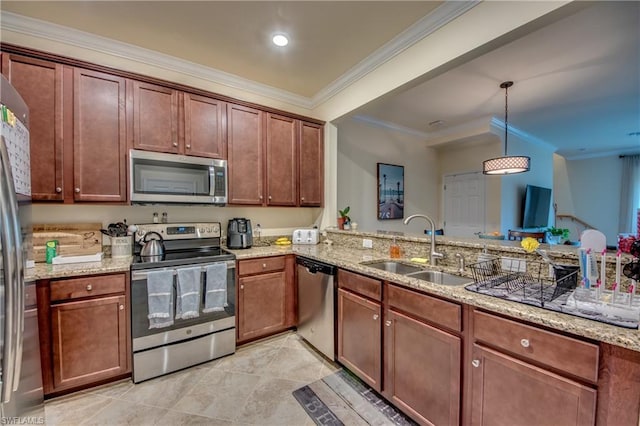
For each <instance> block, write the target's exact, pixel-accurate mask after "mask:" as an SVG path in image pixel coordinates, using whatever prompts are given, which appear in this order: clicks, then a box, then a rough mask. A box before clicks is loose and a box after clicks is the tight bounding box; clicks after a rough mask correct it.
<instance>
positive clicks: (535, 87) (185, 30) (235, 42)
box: [0, 0, 640, 158]
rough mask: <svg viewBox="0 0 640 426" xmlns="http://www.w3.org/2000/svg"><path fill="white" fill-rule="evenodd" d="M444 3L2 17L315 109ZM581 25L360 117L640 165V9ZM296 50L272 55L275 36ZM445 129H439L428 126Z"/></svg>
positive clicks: (85, 8) (595, 15)
mask: <svg viewBox="0 0 640 426" xmlns="http://www.w3.org/2000/svg"><path fill="white" fill-rule="evenodd" d="M441 5H443V2H429V1H406V2H404V1H372V2H368V1H288V2H287V1H285V2H271V1H258V2H245V1H235V2H222V1H194V2H189V1H155V2H151V1H127V2H121V1H117V2H114V1H70V2H59V1H45V2H37V1H18V2H16V1H6V0H3V1H2V2H1V3H0V8H1V9H2V11H9V12H13V13H17V14H20V15H24V16H27V17H33V18H37V19H41V20H45V21H49V22H52V23H55V24H59V25H64V26H66V27H70V28H74V29H78V30H81V31H85V32H88V33H93V34H96V35H99V36H102V37H107V38H109V39H113V40H117V41H121V42H126V43H129V44H132V45H135V46H139V47H143V48H146V49H150V50H154V51H158V52H161V53H164V54H167V55H171V56H173V57H176V58H179V59H183V60H186V61H190V62H194V63H197V64H201V65H204V66H207V67H211V68H214V69H216V70H219V71H223V72H225V73H229V74H232V75H235V76H238V77H241V78H244V79H248V80H251V81H255V82H258V83H261V84H264V85H268V86H271V87H274V88H277V89H280V90H283V91H287V92H291V93H294V94H296V95H300V96H304V97H307V98H310V97H313V96H314V95H316V94H317V93H319V92H320V91H322V90H323V89H325V88H326V87H328V86H329V85H331V83H332V82H335V81H336V80H338V79H340V78H341V77H343V76H344V75H346V73H348V72H349V71H350V70H352V69H353V68H354V67H356V66H357V65H358V64H361V63H362V62H363V61H365V60H367V59H368V58H370V57H371V56H372V55H373V54H375V53H376V52H377V51H379V50H380V49H381V48H383V47H384V46H385V44H387V43H388V42H390V41H391V40H392V39H394V38H396V37H398V36H399V35H401V34H402V33H403V31H405V30H407V29H409V28H410V27H411V26H412V25H414V24H415V23H416V22H418V21H419V20H420V19H422V18H423V17H425V16H427V15H429V14H430V13H433V12H434V11H437V9H438V7H439V6H441ZM576 9H577V12H576V13H575V14H573V15H571V16H568V17H565V18H562V19H560V20H557V21H555V22H553V23H551V24H549V25H547V26H545V27H543V28H538V29H536V30H535V31H532V32H530V33H528V34H525V35H524V36H521V37H520V38H518V39H516V40H513V37H511V41H509V42H508V43H506V44H505V43H502V45H501V46H499V47H497V48H495V49H493V50H492V51H490V52H488V53H486V52H483V53H482V54H481V55H480V54H476V55H470V56H475V58H474V59H471V60H469V61H467V62H466V63H463V64H462V65H458V66H456V67H447V68H448V69H447V70H446V72H442V73H441V74H440V75H436V76H429V78H428V79H427V78H422V79H420V81H416V82H414V83H413V84H409V85H407V87H405V88H404V89H403V90H398V91H395V92H394V93H393V94H392V95H389V96H384V97H383V98H381V99H379V100H376V101H374V102H372V103H370V104H368V105H365V106H363V107H361V108H359V109H358V110H357V111H354V112H353V113H352V114H350V115H352V116H353V115H357V116H358V117H360V118H361V119H364V120H366V121H368V122H372V123H374V124H376V125H381V126H385V127H392V128H395V129H399V130H401V131H406V132H410V133H413V134H416V135H418V136H419V137H420V138H421V139H423V140H426V141H427V143H428V144H441V143H444V142H451V141H455V140H456V138H457V137H458V136H456V135H458V134H459V133H460V132H459V131H458V130H460V129H463V128H465V127H468V126H469V123H472V124H475V123H485V127H486V125H488V123H489V121H490V119H491V117H495V118H498V119H500V120H502V119H503V118H504V91H503V90H502V89H500V88H499V87H498V86H499V84H500V82H502V81H505V80H513V81H514V82H515V84H514V86H513V87H512V88H511V89H510V90H509V127H510V128H512V129H514V130H517V131H519V133H520V134H524V135H529V136H531V138H530V139H531V140H537V141H542V142H546V143H548V144H550V145H552V146H553V147H555V148H556V149H557V152H558V153H559V154H562V155H565V156H567V157H569V158H577V157H580V156H597V155H605V154H607V155H611V154H614V153H629V152H633V151H634V150H635V151H640V136H629V133H634V132H640V2H637V1H630V2H619V3H618V2H587V3H584V4H583V7H581V8H576ZM279 31H282V32H285V33H287V34H288V35H289V36H290V38H291V43H290V45H289V46H287V47H286V48H284V49H282V48H276V47H275V46H273V45H271V44H270V36H271V34H273V33H274V32H279ZM436 121H440V124H438V125H431V126H430V125H429V123H432V122H436Z"/></svg>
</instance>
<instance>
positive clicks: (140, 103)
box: [133, 81, 180, 153]
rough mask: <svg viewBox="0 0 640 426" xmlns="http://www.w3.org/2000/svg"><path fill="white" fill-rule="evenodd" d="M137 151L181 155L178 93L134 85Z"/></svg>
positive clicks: (134, 125) (134, 124)
mask: <svg viewBox="0 0 640 426" xmlns="http://www.w3.org/2000/svg"><path fill="white" fill-rule="evenodd" d="M133 147H134V148H136V149H142V150H145V151H159V152H170V153H178V152H179V150H180V148H179V146H178V91H177V90H173V89H169V88H167V87H162V86H156V85H155V84H149V83H142V82H140V81H134V82H133Z"/></svg>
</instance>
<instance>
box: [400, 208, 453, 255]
mask: <svg viewBox="0 0 640 426" xmlns="http://www.w3.org/2000/svg"><path fill="white" fill-rule="evenodd" d="M416 217H421V218H423V219H426V220H427V222H429V226H431V250H429V264H430V265H432V266H436V259H442V258H444V254H443V253H438V252H437V251H436V224H435V223H434V222H433V219H431V218H430V217H429V216H426V215H423V214H412V215H411V216H409V217H408V218H406V219H405V220H404V224H405V225H408V224H409V222H411V221H412V220H413V219H415V218H416Z"/></svg>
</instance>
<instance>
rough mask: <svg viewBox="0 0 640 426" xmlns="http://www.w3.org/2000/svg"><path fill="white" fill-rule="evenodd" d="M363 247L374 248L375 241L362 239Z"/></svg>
mask: <svg viewBox="0 0 640 426" xmlns="http://www.w3.org/2000/svg"><path fill="white" fill-rule="evenodd" d="M362 247H364V248H373V240H369V239H367V238H363V239H362Z"/></svg>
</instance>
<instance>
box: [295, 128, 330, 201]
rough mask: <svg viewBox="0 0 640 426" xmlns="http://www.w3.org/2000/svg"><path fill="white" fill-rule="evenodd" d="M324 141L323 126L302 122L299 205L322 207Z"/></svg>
mask: <svg viewBox="0 0 640 426" xmlns="http://www.w3.org/2000/svg"><path fill="white" fill-rule="evenodd" d="M323 146H324V141H323V132H322V126H320V125H318V124H313V123H306V122H304V121H303V122H301V123H300V149H299V153H300V154H299V158H300V159H299V161H298V168H299V171H300V172H299V186H300V190H299V194H300V199H299V205H300V206H302V207H321V206H322V202H323V199H324V196H323V194H324V150H323Z"/></svg>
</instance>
